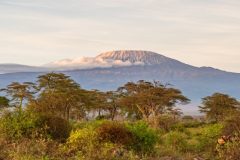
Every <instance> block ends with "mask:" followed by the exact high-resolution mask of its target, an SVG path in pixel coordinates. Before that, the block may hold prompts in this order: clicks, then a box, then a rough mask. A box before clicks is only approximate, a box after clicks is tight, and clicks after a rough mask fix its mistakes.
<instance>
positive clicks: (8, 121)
mask: <svg viewBox="0 0 240 160" xmlns="http://www.w3.org/2000/svg"><path fill="white" fill-rule="evenodd" d="M37 121H38V116H37V115H35V114H34V113H32V112H27V111H25V112H21V113H20V112H17V111H14V112H7V113H5V114H4V115H3V116H2V117H1V119H0V134H1V135H2V136H4V137H5V138H7V139H13V140H16V139H20V138H22V137H30V136H31V135H32V134H33V133H34V132H35V131H36V128H37Z"/></svg>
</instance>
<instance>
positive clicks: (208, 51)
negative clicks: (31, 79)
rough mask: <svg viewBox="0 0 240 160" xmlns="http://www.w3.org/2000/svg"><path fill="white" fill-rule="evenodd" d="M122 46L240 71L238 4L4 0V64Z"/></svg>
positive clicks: (232, 0)
mask: <svg viewBox="0 0 240 160" xmlns="http://www.w3.org/2000/svg"><path fill="white" fill-rule="evenodd" d="M119 49H141V50H150V51H155V52H157V53H160V54H164V55H165V56H168V57H171V58H175V59H178V60H180V61H183V62H185V63H188V64H192V65H195V66H212V67H216V68H220V69H224V70H228V71H236V72H240V1H239V0H0V63H21V64H29V65H42V64H45V63H48V62H51V61H55V60H59V59H64V58H75V57H81V56H95V55H97V54H99V53H101V52H104V51H109V50H119Z"/></svg>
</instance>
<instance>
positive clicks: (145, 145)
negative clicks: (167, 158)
mask: <svg viewBox="0 0 240 160" xmlns="http://www.w3.org/2000/svg"><path fill="white" fill-rule="evenodd" d="M127 128H128V129H129V131H130V132H131V133H132V134H133V136H134V143H133V145H132V148H133V149H134V150H135V151H139V152H146V153H148V152H153V151H154V147H155V145H156V143H157V141H158V135H157V132H156V131H155V130H153V129H151V128H150V127H149V126H148V124H147V123H146V122H143V121H139V122H136V123H132V124H127Z"/></svg>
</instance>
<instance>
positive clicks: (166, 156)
mask: <svg viewBox="0 0 240 160" xmlns="http://www.w3.org/2000/svg"><path fill="white" fill-rule="evenodd" d="M1 91H4V92H5V93H6V95H5V96H6V97H7V98H6V97H0V108H4V110H0V112H1V114H0V159H4V160H61V159H70V160H126V159H129V160H155V159H160V160H161V159H163V160H170V159H172V160H175V159H176V160H192V159H211V160H212V159H213V160H215V159H216V160H239V158H240V155H239V153H240V150H239V148H240V119H239V118H240V111H239V102H238V101H237V100H236V99H235V98H233V97H230V96H228V95H225V94H220V93H216V94H213V95H212V96H208V97H205V98H204V99H203V102H202V106H201V107H200V109H201V111H202V112H203V113H206V118H205V116H202V117H201V118H198V117H192V116H181V111H180V110H179V109H178V108H177V107H176V104H178V103H181V104H182V103H187V102H188V101H189V100H188V99H187V98H186V97H185V96H184V95H182V93H181V91H180V90H178V89H174V88H170V87H168V86H165V85H162V84H160V83H159V82H146V81H139V82H137V83H133V82H131V83H127V84H125V85H124V86H123V87H120V88H119V89H118V90H117V91H109V92H101V91H97V90H91V91H88V90H84V89H82V88H81V87H80V85H79V84H77V83H76V82H75V81H74V80H72V79H71V78H70V77H69V76H66V75H64V74H58V73H49V74H46V75H42V76H39V77H38V79H37V83H36V84H34V83H30V82H27V83H18V82H14V83H12V84H10V85H9V86H7V87H6V88H5V89H2V90H1ZM8 98H9V100H8Z"/></svg>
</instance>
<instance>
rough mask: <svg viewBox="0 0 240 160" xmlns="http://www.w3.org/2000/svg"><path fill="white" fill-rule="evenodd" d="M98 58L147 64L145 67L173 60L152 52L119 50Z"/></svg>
mask: <svg viewBox="0 0 240 160" xmlns="http://www.w3.org/2000/svg"><path fill="white" fill-rule="evenodd" d="M96 58H102V59H104V60H108V59H110V60H121V61H123V62H126V61H129V62H131V63H133V64H136V63H139V64H141V63H142V64H145V65H155V64H161V63H164V62H168V61H172V59H170V58H167V57H165V56H163V55H160V54H158V53H154V52H151V51H142V50H119V51H110V52H105V53H102V54H100V55H99V56H97V57H96Z"/></svg>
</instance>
